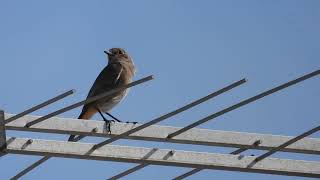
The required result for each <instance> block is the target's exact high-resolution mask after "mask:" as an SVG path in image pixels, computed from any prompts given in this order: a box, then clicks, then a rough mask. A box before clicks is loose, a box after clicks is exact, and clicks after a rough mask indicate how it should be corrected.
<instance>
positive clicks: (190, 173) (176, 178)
mask: <svg viewBox="0 0 320 180" xmlns="http://www.w3.org/2000/svg"><path fill="white" fill-rule="evenodd" d="M259 144H261V141H260V140H258V141H256V142H254V143H253V144H252V145H253V146H258V145H259ZM248 149H249V148H239V149H237V150H235V151H233V152H231V153H230V154H233V155H237V154H240V153H242V152H244V151H247V150H248ZM202 170H204V169H202V168H195V169H192V170H191V171H188V172H186V173H184V174H182V175H180V176H177V177H175V178H173V180H182V179H185V178H186V177H189V176H192V175H194V174H196V173H198V172H200V171H202Z"/></svg>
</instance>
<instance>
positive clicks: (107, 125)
mask: <svg viewBox="0 0 320 180" xmlns="http://www.w3.org/2000/svg"><path fill="white" fill-rule="evenodd" d="M96 109H97V111H98V112H99V114H100V116H101V117H102V119H103V120H104V122H106V130H107V132H108V133H109V134H111V122H112V120H108V119H106V118H105V117H104V116H103V114H102V112H101V111H100V109H99V108H96Z"/></svg>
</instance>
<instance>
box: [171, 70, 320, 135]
mask: <svg viewBox="0 0 320 180" xmlns="http://www.w3.org/2000/svg"><path fill="white" fill-rule="evenodd" d="M319 74H320V70H317V71H314V72H312V73H310V74H307V75H304V76H302V77H299V78H297V79H295V80H292V81H289V82H287V83H285V84H282V85H280V86H277V87H275V88H273V89H270V90H268V91H265V92H262V93H260V94H258V95H256V96H253V97H251V98H248V99H246V100H243V101H241V102H239V103H237V104H235V105H232V106H230V107H228V108H226V109H223V110H221V111H219V112H217V113H214V114H212V115H210V116H207V117H205V118H203V119H201V120H199V121H196V122H194V123H192V124H190V125H188V126H186V127H184V128H182V129H180V130H178V131H176V132H174V133H171V134H169V135H168V138H172V137H175V136H177V135H179V134H181V133H183V132H186V131H188V130H189V129H192V128H194V127H196V126H199V125H200V124H203V123H205V122H207V121H209V120H212V119H214V118H216V117H219V116H221V115H223V114H226V113H228V112H230V111H233V110H235V109H238V108H240V107H242V106H244V105H247V104H249V103H252V102H254V101H257V100H259V99H261V98H263V97H265V96H268V95H270V94H273V93H275V92H277V91H280V90H282V89H285V88H287V87H289V86H292V85H294V84H297V83H299V82H301V81H304V80H306V79H309V78H311V77H314V76H316V75H319Z"/></svg>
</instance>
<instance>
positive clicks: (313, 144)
mask: <svg viewBox="0 0 320 180" xmlns="http://www.w3.org/2000/svg"><path fill="white" fill-rule="evenodd" d="M11 116H12V115H10V114H6V118H8V117H11ZM37 118H39V116H24V117H22V118H19V119H17V120H16V121H13V122H11V123H8V124H7V125H6V129H7V130H21V131H34V132H44V133H59V134H70V133H72V134H79V135H86V136H97V137H109V134H107V132H106V130H105V123H104V122H103V121H94V120H79V119H68V118H58V117H54V118H50V119H48V120H46V121H43V122H41V123H38V124H35V125H34V126H32V127H30V128H26V127H24V126H25V124H26V123H27V122H30V121H32V120H34V119H37ZM136 126H139V124H136V125H133V124H126V123H115V124H112V126H111V131H112V135H113V136H115V135H119V134H122V133H124V132H126V131H128V130H130V129H132V128H134V127H136ZM95 128H96V130H97V131H96V132H92V131H93V129H95ZM178 129H180V127H170V126H158V125H153V126H150V127H147V128H145V129H143V130H141V131H138V132H136V133H133V134H132V135H130V136H129V137H126V138H127V139H136V140H146V141H159V142H170V143H183V144H195V145H206V146H222V147H234V148H250V149H261V150H271V149H272V148H275V147H278V146H279V145H281V144H283V143H284V142H286V141H288V140H290V139H292V138H293V137H291V136H277V135H268V134H256V133H246V132H230V131H217V130H208V129H198V128H194V129H190V130H189V131H186V132H184V133H182V134H180V135H178V136H176V137H173V138H172V139H168V138H166V137H167V136H168V134H170V133H172V132H175V131H177V130H178ZM257 140H260V141H261V144H260V145H259V146H253V145H252V144H253V143H254V142H255V141H257ZM281 151H286V152H297V153H307V154H320V139H318V138H304V139H302V140H300V141H298V142H295V143H294V144H292V145H290V146H288V147H286V148H284V149H282V150H281Z"/></svg>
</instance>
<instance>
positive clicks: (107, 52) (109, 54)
mask: <svg viewBox="0 0 320 180" xmlns="http://www.w3.org/2000/svg"><path fill="white" fill-rule="evenodd" d="M103 52H104V53H106V54H108V56H111V55H112V54H111V53H110V52H109V51H103Z"/></svg>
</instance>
